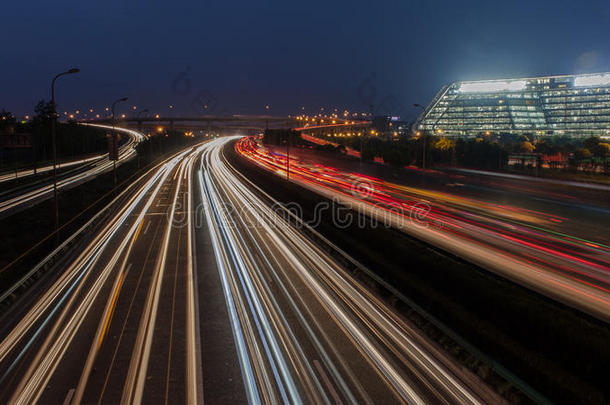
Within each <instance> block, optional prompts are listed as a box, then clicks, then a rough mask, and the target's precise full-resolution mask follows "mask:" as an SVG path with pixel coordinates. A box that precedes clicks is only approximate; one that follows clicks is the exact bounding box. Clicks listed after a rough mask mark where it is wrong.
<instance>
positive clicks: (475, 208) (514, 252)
mask: <svg viewBox="0 0 610 405" xmlns="http://www.w3.org/2000/svg"><path fill="white" fill-rule="evenodd" d="M236 150H237V151H238V152H239V153H240V154H242V155H243V156H245V157H247V158H248V159H250V160H251V161H253V162H255V163H256V164H257V165H259V166H261V167H263V168H265V169H267V170H269V171H271V172H273V173H275V174H277V175H280V176H285V175H286V164H287V161H286V156H285V155H284V154H282V153H277V152H274V151H273V150H271V149H267V148H264V147H261V146H260V145H259V144H258V143H256V142H255V141H254V140H253V139H252V138H244V139H242V140H241V141H240V142H239V143H237V144H236ZM290 180H291V181H293V182H295V183H297V184H299V185H301V186H304V187H306V188H308V189H310V190H312V191H314V192H316V193H318V194H320V195H322V196H324V197H326V198H329V199H334V200H336V201H338V202H340V203H342V204H345V205H347V206H349V207H351V208H353V209H355V210H356V211H358V212H362V213H365V214H367V215H369V216H371V217H373V218H375V219H377V220H378V221H380V222H382V223H388V224H391V225H392V226H394V227H396V228H398V229H401V230H402V231H404V232H406V233H408V234H410V235H412V236H415V237H416V238H418V239H421V240H423V241H425V242H428V243H430V244H432V245H435V246H438V247H440V248H442V249H444V250H446V251H449V252H451V253H453V254H455V255H457V256H460V257H462V258H464V259H466V260H468V261H470V262H473V263H475V264H477V265H480V266H482V267H484V268H486V269H489V270H492V271H494V272H496V273H498V274H501V275H503V276H505V277H507V278H510V279H512V280H514V281H516V282H518V283H520V284H523V285H525V286H528V287H530V288H533V289H535V290H536V291H539V292H541V293H543V294H545V295H548V296H550V297H552V298H555V299H558V300H560V301H562V302H565V303H567V304H569V305H572V306H574V307H577V308H580V309H582V310H584V311H586V312H588V313H590V314H592V315H594V316H596V317H599V318H601V319H604V320H608V319H610V294H609V292H610V246H607V245H604V244H602V243H598V242H592V241H588V240H586V239H583V238H580V237H579V236H575V235H570V234H568V233H566V232H560V231H557V230H554V229H551V228H557V227H560V226H561V224H562V223H563V222H565V221H567V220H568V219H567V218H562V217H558V216H556V215H551V214H546V213H544V212H540V211H534V210H528V209H524V208H520V207H517V206H507V205H500V204H493V203H489V202H486V201H482V200H477V199H474V198H466V197H463V196H459V195H454V194H449V193H445V192H439V191H433V190H427V189H424V188H416V187H407V186H404V185H400V184H394V183H390V182H386V181H384V180H382V179H377V178H374V177H370V176H366V175H363V174H359V173H353V172H346V171H341V170H338V169H336V168H333V167H329V166H326V165H321V164H312V163H308V162H304V161H301V160H299V159H297V158H294V157H292V158H291V159H290ZM422 207H425V212H423V211H422V210H421V209H422ZM532 259H533V260H532Z"/></svg>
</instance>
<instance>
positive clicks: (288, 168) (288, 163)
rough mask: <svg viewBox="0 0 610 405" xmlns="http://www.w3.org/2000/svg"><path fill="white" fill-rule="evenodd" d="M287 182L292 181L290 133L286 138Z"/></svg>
mask: <svg viewBox="0 0 610 405" xmlns="http://www.w3.org/2000/svg"><path fill="white" fill-rule="evenodd" d="M286 180H289V181H290V132H288V136H287V137H286Z"/></svg>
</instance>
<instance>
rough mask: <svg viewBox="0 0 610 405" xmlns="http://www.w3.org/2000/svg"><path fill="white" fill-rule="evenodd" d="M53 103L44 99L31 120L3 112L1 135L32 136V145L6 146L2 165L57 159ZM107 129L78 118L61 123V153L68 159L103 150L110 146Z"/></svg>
mask: <svg viewBox="0 0 610 405" xmlns="http://www.w3.org/2000/svg"><path fill="white" fill-rule="evenodd" d="M52 111H53V110H52V106H51V103H50V102H45V101H40V102H39V103H38V104H37V105H36V108H35V115H34V116H32V117H31V118H30V119H29V120H27V121H17V120H16V119H15V116H14V115H13V114H12V113H11V112H9V111H6V110H4V109H3V110H2V111H1V112H0V135H3V136H12V135H19V134H25V135H29V137H30V143H31V147H27V148H5V149H3V150H2V158H3V159H2V162H1V163H2V166H3V168H7V166H15V165H16V166H30V165H33V164H34V162H45V161H50V160H52V158H53V152H52V137H51V118H52ZM106 132H108V131H106V130H103V129H100V128H94V127H89V126H84V125H78V124H77V123H76V122H74V121H68V122H58V123H57V127H56V134H57V156H58V159H59V160H66V159H70V158H72V157H76V156H83V155H89V154H93V153H101V152H104V151H106V149H107V140H106Z"/></svg>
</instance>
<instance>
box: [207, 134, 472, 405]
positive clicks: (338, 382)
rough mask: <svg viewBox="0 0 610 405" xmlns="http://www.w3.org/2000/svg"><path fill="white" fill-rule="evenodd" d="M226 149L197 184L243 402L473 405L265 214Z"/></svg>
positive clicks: (374, 306)
mask: <svg viewBox="0 0 610 405" xmlns="http://www.w3.org/2000/svg"><path fill="white" fill-rule="evenodd" d="M227 142H228V141H227V140H225V139H219V140H216V141H212V142H211V143H210V145H209V148H207V149H206V150H205V151H204V153H203V156H202V169H201V173H200V174H199V183H200V188H201V190H202V194H203V196H204V202H205V205H204V207H205V212H206V218H207V221H208V224H209V227H210V229H211V234H212V236H213V246H214V251H215V255H216V259H217V261H218V268H219V271H220V275H221V279H222V280H223V285H224V292H225V297H226V300H227V306H228V309H229V313H230V314H232V316H231V319H232V326H233V333H234V336H235V339H236V342H237V346H238V348H239V350H238V353H240V362H241V365H242V372H243V373H244V380H245V382H246V388H247V392H248V393H249V402H250V403H257V402H260V401H261V399H262V400H263V402H268V401H271V402H274V401H280V402H286V401H285V398H286V395H289V396H291V397H290V398H291V399H290V401H291V402H294V401H295V399H294V397H292V395H295V394H296V397H297V398H300V399H301V400H303V401H305V402H313V403H319V402H330V399H329V398H335V397H336V396H337V395H338V396H340V397H341V398H343V399H344V400H345V401H346V402H347V403H353V402H365V403H372V402H383V403H388V402H396V401H399V402H405V403H412V404H424V403H429V402H430V401H431V400H432V401H439V402H445V403H480V402H481V397H480V396H479V393H475V392H473V390H472V388H471V387H468V386H467V384H465V383H464V381H463V380H462V379H461V377H460V376H457V375H456V374H454V371H455V369H452V371H449V369H448V368H446V364H447V363H450V361H447V359H444V360H440V361H439V359H438V358H435V356H434V355H433V354H431V353H430V352H429V348H428V347H427V346H426V345H425V344H422V341H424V340H425V339H423V338H422V336H421V335H420V334H418V333H417V332H416V331H415V330H414V329H412V328H410V327H409V326H408V325H406V324H405V323H404V321H402V320H401V319H400V318H399V317H397V316H395V315H394V314H393V312H392V311H391V310H390V309H389V308H387V307H386V306H385V305H384V304H383V303H382V302H380V301H379V300H378V299H376V298H375V297H374V296H373V295H372V294H371V293H370V292H368V291H367V290H366V289H365V288H364V287H362V286H361V285H360V284H359V283H358V282H356V281H355V280H353V279H352V277H351V276H350V275H349V274H348V273H347V272H346V271H345V270H344V269H343V268H342V267H341V266H340V265H339V264H338V263H336V262H335V261H334V260H333V259H332V258H331V257H330V256H329V255H328V254H327V253H325V252H324V250H323V249H322V248H320V247H318V246H316V245H314V244H313V243H312V242H311V241H309V239H307V237H306V236H305V235H304V234H303V233H301V232H300V231H298V230H297V229H296V228H293V227H292V226H291V225H289V224H288V223H287V222H285V220H283V219H282V218H281V217H280V216H279V215H278V213H277V212H275V211H274V210H273V209H271V206H275V204H278V203H277V201H275V200H273V199H272V198H271V197H270V196H269V195H266V194H265V193H263V192H262V190H260V189H258V188H257V187H256V186H255V185H254V184H252V183H251V182H250V181H249V180H247V179H246V178H244V177H243V176H241V175H240V174H239V173H238V172H236V171H235V169H233V168H232V167H231V166H230V165H229V164H228V163H227V162H226V160H225V159H224V157H223V155H222V149H223V147H224V146H225V145H226V143H227ZM261 194H262V195H263V197H261V196H260V195H261ZM282 303H285V304H282ZM289 319H292V321H289ZM346 353H350V355H348V356H346ZM435 354H436V355H438V353H435ZM352 356H353V357H352ZM441 357H442V356H441ZM313 359H320V360H315V361H317V362H319V363H320V364H322V365H323V368H324V369H325V370H327V372H328V376H330V378H329V379H328V381H331V384H332V387H331V388H329V387H328V382H324V381H325V378H324V377H326V374H324V376H322V375H320V373H319V371H317V370H318V366H314V364H315V363H314V360H313ZM359 362H361V363H359ZM356 363H359V364H360V366H359V367H358V368H357V369H354V367H355V364H356ZM261 364H267V368H268V369H269V370H266V369H261V367H260V365H261ZM290 376H299V377H298V378H290ZM269 378H273V380H272V381H273V382H274V384H273V385H270V384H269ZM373 398H374V400H373Z"/></svg>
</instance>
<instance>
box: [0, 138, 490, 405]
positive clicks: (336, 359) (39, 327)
mask: <svg viewBox="0 0 610 405" xmlns="http://www.w3.org/2000/svg"><path fill="white" fill-rule="evenodd" d="M229 141H231V139H230V138H229V139H226V138H225V139H218V140H214V141H211V142H208V143H204V144H201V145H199V146H197V147H194V148H189V149H186V150H184V151H182V152H180V153H178V154H176V155H174V156H173V157H171V158H170V159H168V160H167V161H165V162H163V163H161V164H159V165H158V166H156V167H155V168H153V169H151V170H150V171H149V172H148V173H146V174H145V175H144V176H143V177H142V178H140V180H138V181H137V182H136V183H135V184H134V186H133V187H132V188H131V189H129V190H125V195H124V202H123V203H121V204H120V205H119V207H113V210H114V211H113V212H114V216H112V217H111V218H110V219H109V220H108V221H107V222H106V223H104V225H103V227H102V229H101V230H100V231H99V232H97V233H96V234H95V235H93V236H92V237H91V240H90V241H88V243H85V244H84V246H83V248H82V251H78V252H73V255H72V256H71V257H70V260H66V261H63V262H61V263H62V264H61V266H59V267H58V268H57V269H56V271H57V272H58V273H57V276H56V277H54V278H51V279H49V280H48V281H47V283H46V284H45V285H44V286H37V288H33V289H32V290H31V291H32V293H30V294H29V296H27V297H26V298H24V299H22V300H20V301H19V303H20V306H19V307H18V308H15V309H14V310H13V311H14V312H13V313H14V314H15V316H14V317H12V316H11V312H9V313H8V314H6V315H4V318H3V319H5V320H6V322H4V323H3V326H2V327H0V338H1V339H2V340H1V342H0V402H1V403H15V404H31V403H36V402H38V403H63V404H69V403H74V404H75V403H98V404H99V403H119V402H120V403H136V404H138V403H147V404H149V403H151V404H152V403H155V404H156V403H171V404H175V403H203V402H209V403H244V402H249V403H277V402H281V403H355V402H363V403H422V404H423V403H431V402H433V403H501V402H502V400H501V398H499V397H498V396H497V395H496V394H494V393H493V392H491V391H490V390H489V389H488V388H487V387H486V386H485V385H484V384H482V383H481V381H480V380H479V379H478V378H477V377H476V376H474V375H472V374H471V373H470V372H468V371H465V370H463V369H462V368H461V367H459V366H458V365H456V364H455V363H454V362H453V361H452V360H451V359H450V358H449V357H448V356H447V355H446V354H445V353H443V351H442V350H440V349H439V348H438V347H437V346H436V345H435V344H432V343H430V342H429V341H427V339H426V338H425V337H424V336H423V335H422V334H421V333H420V332H419V331H418V330H417V329H415V328H414V327H413V326H412V325H410V324H409V323H407V322H405V321H404V320H403V319H402V318H400V317H399V316H398V315H396V314H395V313H394V312H393V310H392V309H390V308H388V307H387V306H386V305H385V304H384V303H382V302H381V301H380V300H378V299H377V298H376V297H375V296H374V295H373V294H372V293H371V292H370V291H369V290H368V289H367V288H365V287H364V286H362V285H361V284H360V283H358V282H357V281H355V280H354V279H353V278H352V277H351V276H350V274H349V273H348V272H347V271H346V270H345V269H344V268H343V267H342V266H341V265H340V264H339V263H337V262H336V261H335V260H334V259H333V258H332V257H331V256H330V255H329V254H328V253H327V250H328V249H330V248H332V246H320V245H315V244H313V243H312V242H311V241H310V240H309V239H307V237H305V236H304V234H303V233H301V232H300V231H299V229H298V228H296V227H293V226H290V225H288V224H287V223H286V222H285V221H283V220H282V219H281V216H279V215H278V214H277V213H276V212H275V211H274V210H273V209H272V208H271V206H273V205H274V203H275V202H274V201H273V199H271V198H270V197H269V196H266V195H265V194H264V193H262V192H261V191H260V190H258V189H257V187H256V186H255V185H254V184H252V183H250V182H249V181H248V180H247V179H246V178H244V177H242V176H241V175H240V174H239V173H238V172H236V171H235V170H234V169H233V168H232V167H230V165H228V163H227V161H226V160H225V159H224V157H223V154H222V150H223V148H224V147H225V146H226V144H227V142H229ZM283 214H284V215H285V214H286V212H284V213H283Z"/></svg>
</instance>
